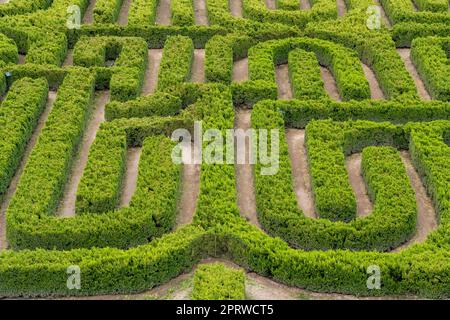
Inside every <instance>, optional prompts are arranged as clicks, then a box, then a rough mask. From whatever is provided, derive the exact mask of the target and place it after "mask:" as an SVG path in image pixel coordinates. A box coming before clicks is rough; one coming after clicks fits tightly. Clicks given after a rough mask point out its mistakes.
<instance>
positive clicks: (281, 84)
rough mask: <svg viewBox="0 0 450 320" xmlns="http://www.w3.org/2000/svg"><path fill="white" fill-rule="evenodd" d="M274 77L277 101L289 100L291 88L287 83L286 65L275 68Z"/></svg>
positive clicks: (288, 82)
mask: <svg viewBox="0 0 450 320" xmlns="http://www.w3.org/2000/svg"><path fill="white" fill-rule="evenodd" d="M275 76H276V81H277V85H278V99H280V100H291V99H292V87H291V82H290V81H289V68H288V65H287V64H282V65H279V66H276V68H275Z"/></svg>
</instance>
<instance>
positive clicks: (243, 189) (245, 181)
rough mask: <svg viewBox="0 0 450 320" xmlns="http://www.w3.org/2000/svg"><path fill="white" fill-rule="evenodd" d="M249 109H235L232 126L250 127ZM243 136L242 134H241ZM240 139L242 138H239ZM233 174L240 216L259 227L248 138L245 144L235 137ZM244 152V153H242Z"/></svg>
mask: <svg viewBox="0 0 450 320" xmlns="http://www.w3.org/2000/svg"><path fill="white" fill-rule="evenodd" d="M251 115H252V112H251V110H250V109H236V110H235V118H234V128H235V129H242V130H244V131H247V130H248V129H250V128H251ZM241 137H243V136H241ZM241 141H242V140H241ZM235 152H236V163H235V166H234V168H235V174H236V194H237V205H238V207H239V211H240V213H241V216H243V217H244V218H245V219H246V220H247V221H248V222H250V223H251V224H253V225H255V226H257V227H258V228H260V229H261V225H260V223H259V221H258V215H257V212H256V199H255V192H254V189H253V165H252V164H251V162H250V143H249V139H247V138H246V139H245V146H242V144H241V145H239V143H238V140H237V138H236V139H235ZM242 153H244V154H242Z"/></svg>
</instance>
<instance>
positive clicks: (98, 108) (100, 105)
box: [57, 90, 110, 217]
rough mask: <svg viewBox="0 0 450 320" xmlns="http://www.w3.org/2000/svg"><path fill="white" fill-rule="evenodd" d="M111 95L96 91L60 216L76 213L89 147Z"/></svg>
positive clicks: (102, 118)
mask: <svg viewBox="0 0 450 320" xmlns="http://www.w3.org/2000/svg"><path fill="white" fill-rule="evenodd" d="M109 96H110V93H109V91H107V90H105V91H99V92H96V97H95V102H94V106H93V107H92V108H93V110H92V115H91V119H89V122H88V124H87V126H86V129H85V131H84V133H83V139H82V141H81V143H80V146H79V148H78V151H77V156H76V157H75V159H74V162H73V165H72V169H71V171H70V174H69V181H68V182H67V183H66V186H65V189H64V195H63V198H62V200H61V201H60V204H59V207H58V211H57V215H58V216H60V217H73V216H74V215H75V204H76V200H77V190H78V185H79V183H80V180H81V177H82V176H83V172H84V168H85V167H86V164H87V161H88V157H89V149H90V148H91V145H92V143H93V142H94V140H95V136H96V134H97V131H98V129H99V128H100V124H101V123H102V122H103V121H105V105H106V104H107V103H108V101H109Z"/></svg>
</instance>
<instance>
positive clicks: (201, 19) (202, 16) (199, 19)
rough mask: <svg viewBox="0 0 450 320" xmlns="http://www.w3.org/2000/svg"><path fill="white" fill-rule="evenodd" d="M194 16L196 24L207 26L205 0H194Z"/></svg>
mask: <svg viewBox="0 0 450 320" xmlns="http://www.w3.org/2000/svg"><path fill="white" fill-rule="evenodd" d="M194 18H195V24H196V25H199V26H207V25H208V24H209V23H208V13H207V10H206V0H194Z"/></svg>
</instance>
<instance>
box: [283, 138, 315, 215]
mask: <svg viewBox="0 0 450 320" xmlns="http://www.w3.org/2000/svg"><path fill="white" fill-rule="evenodd" d="M286 140H287V143H288V148H289V157H290V159H291V166H292V176H293V180H294V189H295V195H296V196H297V204H298V207H299V208H300V210H302V211H303V213H304V215H305V216H306V217H308V218H316V217H317V215H316V212H315V206H314V196H313V193H312V189H311V176H310V174H309V168H308V157H307V152H306V145H305V130H299V129H287V130H286Z"/></svg>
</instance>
